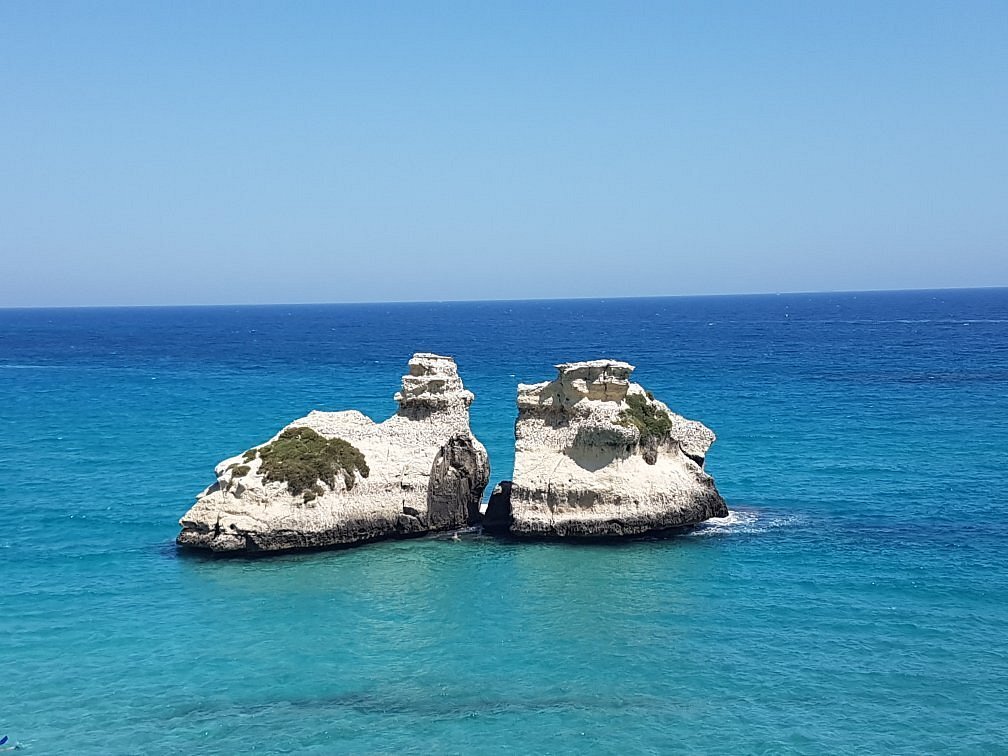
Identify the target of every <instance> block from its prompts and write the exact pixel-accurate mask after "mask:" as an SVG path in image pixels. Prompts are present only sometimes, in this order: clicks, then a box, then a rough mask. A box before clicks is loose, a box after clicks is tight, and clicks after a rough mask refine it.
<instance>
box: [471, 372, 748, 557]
mask: <svg viewBox="0 0 1008 756" xmlns="http://www.w3.org/2000/svg"><path fill="white" fill-rule="evenodd" d="M556 367H557V370H558V371H559V375H558V376H557V379H556V380H554V381H548V382H544V383H536V384H533V385H525V384H519V386H518V420H517V422H516V423H515V471H514V479H513V481H505V482H504V483H502V484H501V485H499V486H498V487H497V488H496V489H495V491H494V495H493V496H492V497H491V499H490V502H489V506H488V509H487V512H486V518H485V527H486V528H487V529H488V530H491V531H492V530H495V529H496V530H504V529H507V530H509V531H510V532H511V533H512V534H514V535H517V536H530V537H558V536H565V537H603V536H625V535H635V534H640V533H646V532H650V531H659V530H667V529H671V528H680V527H685V526H689V525H694V524H696V523H699V522H702V521H703V520H706V519H708V518H711V517H725V516H727V515H728V508H727V507H726V505H725V502H724V499H722V498H721V495H720V494H719V493H718V491H717V488H716V487H715V485H714V479H713V478H712V477H711V476H710V475H708V474H707V473H706V472H705V471H704V458H705V456H706V454H707V450H708V449H709V448H710V446H711V444H712V443H713V442H714V433H713V431H711V430H710V429H709V428H707V427H706V426H704V425H703V424H701V423H698V422H696V421H693V420H687V419H686V418H684V417H681V416H680V415H677V414H675V413H673V412H671V411H670V410H669V408H668V407H667V406H665V405H664V404H663V403H662V402H660V401H658V400H657V399H655V398H654V397H653V396H652V395H651V394H650V393H649V392H647V391H645V390H644V388H643V387H642V386H640V385H639V384H637V383H631V381H630V374H631V373H632V372H633V369H634V368H633V366H632V365H629V364H627V363H626V362H619V361H616V360H593V361H590V362H571V363H567V364H563V365H557V366H556Z"/></svg>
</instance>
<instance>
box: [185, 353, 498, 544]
mask: <svg viewBox="0 0 1008 756" xmlns="http://www.w3.org/2000/svg"><path fill="white" fill-rule="evenodd" d="M395 398H396V401H397V402H398V403H399V410H398V412H396V414H395V415H393V416H392V417H390V418H389V419H387V420H385V421H384V422H381V423H375V422H374V421H373V420H372V419H371V418H369V417H367V416H365V415H363V414H361V413H360V412H357V411H356V410H346V411H343V412H319V411H313V412H311V413H310V414H309V415H308V416H307V417H303V418H301V419H300V420H295V421H294V422H293V423H291V424H290V425H288V426H287V427H286V428H284V429H283V430H282V431H281V432H280V433H278V434H277V435H276V436H274V437H273V438H272V439H271V440H270V441H269V442H267V443H266V444H263V445H262V446H259V447H256V448H254V449H249V450H248V451H247V452H245V453H244V454H241V455H238V456H236V457H232V458H230V459H226V460H224V461H223V462H221V463H220V464H219V465H217V468H216V471H215V472H216V475H217V482H216V483H214V484H213V485H212V486H210V487H209V488H207V489H206V490H205V491H203V493H201V494H200V495H199V496H198V497H197V499H196V504H195V505H194V506H193V507H192V509H190V510H189V511H188V512H186V514H185V515H184V516H183V517H182V519H181V520H179V524H180V525H181V526H182V532H181V533H179V535H178V538H177V539H176V540H177V543H178V544H180V545H182V546H194V547H199V548H205V549H210V550H212V551H217V552H241V551H247V552H251V551H286V550H291V549H299V548H316V547H324V546H336V545H341V544H355V543H364V542H367V541H374V540H378V539H381V538H395V537H403V536H409V535H418V534H421V533H426V532H431V531H439V530H453V529H455V528H460V527H463V526H465V525H466V524H468V523H469V522H471V521H473V520H474V519H475V518H476V517H477V516H478V509H479V503H480V499H481V497H482V495H483V489H484V488H485V487H486V484H487V481H488V480H489V477H490V467H489V463H488V460H487V453H486V449H484V448H483V445H482V444H481V443H480V442H479V441H478V440H477V439H476V437H475V436H473V434H472V432H471V430H470V429H469V406H470V405H471V404H472V401H473V395H472V393H471V392H470V391H467V390H466V389H465V388H464V387H463V385H462V380H461V379H460V378H459V375H458V369H457V368H456V366H455V361H454V360H452V359H451V358H450V357H442V356H440V355H436V354H426V353H418V354H415V355H413V358H412V359H411V360H410V361H409V374H408V375H405V376H403V379H402V389H401V391H399V392H398V393H397V394H396V395H395Z"/></svg>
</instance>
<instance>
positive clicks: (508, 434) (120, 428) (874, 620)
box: [0, 289, 1008, 754]
mask: <svg viewBox="0 0 1008 756" xmlns="http://www.w3.org/2000/svg"><path fill="white" fill-rule="evenodd" d="M416 351H432V352H438V353H443V354H449V355H452V356H454V357H455V359H456V361H457V363H458V366H459V371H460V373H461V375H462V378H463V380H464V381H465V384H466V387H467V388H470V389H471V390H472V391H473V392H474V393H475V394H476V400H475V402H474V404H473V406H472V428H473V431H474V433H475V434H476V435H477V436H478V437H479V439H480V440H481V441H483V443H484V444H485V445H486V447H487V449H488V451H489V453H490V459H491V464H492V466H493V470H492V472H491V479H492V480H493V481H496V480H500V479H502V478H507V477H508V476H509V475H510V472H511V467H512V464H513V448H514V435H513V434H514V420H515V415H516V408H515V396H516V386H517V383H518V382H526V383H528V382H535V381H539V380H546V379H550V378H552V377H553V375H554V370H553V368H552V366H553V365H554V364H556V363H558V362H564V361H570V360H578V359H591V358H596V357H611V358H616V359H621V360H626V361H628V362H630V363H631V364H634V365H636V366H637V367H636V372H635V373H634V378H635V379H636V380H638V381H639V382H641V383H642V384H643V385H645V386H646V387H647V388H648V389H650V390H651V391H653V393H654V395H655V396H656V397H657V398H659V399H661V400H662V401H664V402H666V403H667V404H668V405H669V406H670V407H671V408H672V409H674V410H676V411H677V412H680V413H682V414H684V415H686V416H687V417H691V418H696V419H698V420H700V421H702V422H703V423H705V424H706V425H708V426H710V427H711V428H712V429H713V430H714V431H715V432H716V433H717V435H718V440H717V441H716V443H715V444H714V446H713V447H712V448H711V450H710V453H709V456H708V459H707V467H708V469H709V470H710V472H711V473H712V474H713V475H714V476H715V478H716V479H717V482H718V487H719V489H720V490H721V492H722V494H723V495H724V497H725V499H726V500H727V502H728V505H729V508H730V509H731V510H732V514H731V515H730V516H729V517H728V518H726V519H723V520H717V521H712V522H709V523H707V524H705V525H702V526H700V527H698V528H697V529H696V530H694V531H693V532H691V533H690V534H688V535H682V536H677V537H672V538H647V539H639V540H635V541H631V542H627V543H614V544H610V545H592V546H573V545H567V544H556V543H542V544H515V543H511V542H508V541H507V540H494V539H489V538H487V539H484V538H471V539H463V540H462V541H459V542H453V541H451V540H449V539H439V538H425V539H419V540H413V541H399V542H389V543H382V544H376V545H371V546H368V547H364V548H357V549H350V550H343V551H332V552H323V553H314V554H305V555H296V556H284V557H278V558H271V559H260V560H216V561H215V560H209V559H205V558H200V557H194V556H190V555H186V554H182V553H180V552H179V551H178V550H177V549H176V547H175V545H174V542H173V539H174V537H175V535H176V533H177V532H178V525H177V520H178V517H179V516H180V515H181V514H182V513H183V512H184V511H185V510H186V509H187V508H188V507H189V505H190V504H191V503H192V501H193V499H194V496H195V495H196V494H197V493H198V492H199V491H200V490H202V488H204V487H205V486H206V485H208V484H209V483H211V482H212V481H213V466H214V465H215V464H216V463H217V462H218V461H220V460H221V459H224V458H225V457H228V456H230V455H233V454H236V453H238V452H240V451H242V450H244V449H246V448H248V447H250V446H252V445H255V444H258V443H261V442H263V441H265V440H266V439H268V438H269V437H270V436H271V435H273V434H274V433H275V432H276V431H277V430H278V429H279V428H281V427H282V426H283V425H285V424H286V423H288V422H290V421H291V420H293V419H295V418H297V417H300V416H302V415H304V414H305V413H307V412H308V411H309V410H311V409H313V408H319V409H327V410H336V409H345V408H356V409H360V410H361V411H364V412H366V413H368V414H370V415H371V416H373V417H377V418H381V417H385V416H387V415H389V414H390V413H391V412H392V411H394V407H395V405H394V402H393V400H392V393H393V392H394V390H395V388H396V387H397V386H398V383H399V379H400V376H401V375H402V374H403V371H404V368H405V365H406V361H407V360H408V359H409V357H410V355H411V354H413V352H416ZM0 417H2V418H3V420H4V422H5V427H6V428H7V432H5V433H3V434H0V459H3V460H4V465H3V472H2V473H0V508H2V511H3V514H4V528H3V529H2V531H0V581H2V584H3V586H4V599H5V600H4V609H3V611H2V612H0V659H3V667H2V669H3V677H4V689H5V691H7V692H8V693H9V695H7V696H4V697H3V701H4V703H3V705H2V707H0V708H2V711H0V719H2V721H0V729H2V732H0V736H2V735H3V734H9V735H10V736H11V739H12V741H13V740H14V739H17V740H18V741H20V742H22V743H23V744H25V745H26V746H27V747H29V748H30V749H31V750H32V751H34V752H37V753H65V752H74V753H84V754H87V753H95V754H98V753H102V754H106V753H133V752H143V753H159V752H161V753H173V752H181V751H192V750H209V751H212V752H220V753H236V752H244V751H249V750H252V749H253V748H255V749H257V750H260V749H262V750H276V751H283V750H288V751H302V750H303V751H311V750H314V751H316V752H320V753H327V752H341V751H345V752H374V751H390V750H417V749H421V748H422V749H424V750H432V751H452V752H456V751H462V752H485V751H496V750H504V749H505V748H507V749H511V750H516V751H518V752H574V751H576V752H593V751H601V752H624V751H626V752H638V751H674V752H704V753H711V752H724V753H752V752H763V751H769V752H810V753H823V752H844V753H847V752H871V753H880V752H881V753H895V752H899V753H907V752H913V753H918V752H946V751H960V752H999V751H1001V750H1003V749H1004V744H1005V743H1008V697H1006V696H1005V695H1004V693H1005V690H1004V680H1005V679H1008V657H1006V656H1005V654H1004V649H1003V646H1004V637H1003V636H1004V627H1005V626H1006V624H1008V559H1006V556H1005V554H1006V553H1008V552H1006V547H1008V526H1006V525H1005V524H1004V523H1005V521H1006V518H1005V515H1006V514H1008V513H1006V511H1005V510H1006V507H1008V502H1006V499H1005V494H1004V491H1005V490H1006V488H1008V473H1006V468H1005V464H1004V462H1005V459H1006V458H1008V290H1006V289H977V290H950V291H927V292H882V293H857V294H795V295H763V296H738V297H732V296H723V297H686V298H651V299H612V300H604V301H602V300H560V301H537V302H469V303H443V304H432V303H417V304H371V305H284V306H258V307H236V306H227V307H187V308H128V309H114V308H103V309H47V310H41V309H39V310H28V309H24V310H0Z"/></svg>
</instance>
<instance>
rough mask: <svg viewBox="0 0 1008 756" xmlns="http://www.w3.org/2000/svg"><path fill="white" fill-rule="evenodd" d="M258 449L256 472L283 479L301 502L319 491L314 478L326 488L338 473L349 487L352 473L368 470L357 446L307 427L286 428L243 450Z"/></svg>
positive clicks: (353, 479)
mask: <svg viewBox="0 0 1008 756" xmlns="http://www.w3.org/2000/svg"><path fill="white" fill-rule="evenodd" d="M249 453H253V458H254V457H255V453H258V455H259V457H260V458H261V459H262V464H261V465H260V466H259V474H260V475H262V476H263V479H264V480H266V481H270V482H279V483H286V484H287V490H288V491H290V493H291V495H292V496H297V495H298V494H304V495H305V502H306V503H307V502H308V501H311V500H312V499H314V498H315V497H316V496H318V495H320V494H321V493H322V490H321V489H320V488H319V486H318V481H320V480H321V481H322V482H323V483H326V484H327V485H328V486H329V487H330V488H333V487H335V485H336V475H337V474H341V475H342V476H343V480H344V482H345V483H346V487H347V490H348V491H349V490H350V489H351V488H353V487H354V482H355V480H356V478H355V477H354V474H355V473H358V472H359V473H360V474H361V477H362V478H366V477H368V475H370V474H371V470H370V469H369V468H368V465H367V462H366V461H365V459H364V455H363V454H362V453H361V451H360V449H358V448H357V447H355V446H353V445H352V444H350V443H349V442H347V441H344V440H343V439H342V438H326V437H325V436H321V435H319V434H318V433H316V432H315V431H313V430H312V429H311V428H303V427H295V428H288V429H287V430H285V431H284V432H283V433H281V434H280V435H279V436H278V437H277V439H276V440H275V441H271V442H270V443H268V444H266V445H265V446H260V447H259V448H258V449H250V450H249V452H246V457H247V455H248V454H249Z"/></svg>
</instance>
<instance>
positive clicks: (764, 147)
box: [0, 0, 1008, 306]
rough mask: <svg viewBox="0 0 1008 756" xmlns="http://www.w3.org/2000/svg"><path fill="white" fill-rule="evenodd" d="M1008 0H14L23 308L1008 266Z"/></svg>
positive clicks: (2, 75)
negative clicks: (563, 0)
mask: <svg viewBox="0 0 1008 756" xmlns="http://www.w3.org/2000/svg"><path fill="white" fill-rule="evenodd" d="M1006 40H1008V3H1006V2H995V3H984V2H961V3H952V2H949V3H928V2H908V3H900V2H885V3H879V2H870V3H869V2H865V3H857V2H841V3H812V2H795V3H773V2H769V3H737V4H735V3H710V2H698V3H633V2H619V3H615V2H614V3H591V2H571V3H541V2H531V3H521V2H505V3H479V2H465V3H462V2H460V3H446V4H441V3H414V2H402V3H371V2H369V3H359V4H349V3H346V4H343V3H329V2H325V3H321V2H320V3H311V2H296V3H252V2H243V3H234V4H228V3H223V2H205V3H184V2H178V3H158V4H154V3H134V2H123V3H116V4H108V3H83V2H73V3H53V2H14V1H13V0H11V1H9V2H4V3H0V145H2V146H0V266H2V267H0V306H32V305H109V304H124V305H133V304H188V303H194V304H195V303H243V302H248V303H258V302H339V301H371V300H440V299H500V298H504V299H514V298H533V297H571V296H585V297H587V296H604V297H609V296H634V295H662V294H704V293H735V292H774V291H811V290H844V289H888V288H916V287H923V288H927V287H944V286H949V287H952V286H990V285H1006V284H1008V43H1006Z"/></svg>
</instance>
